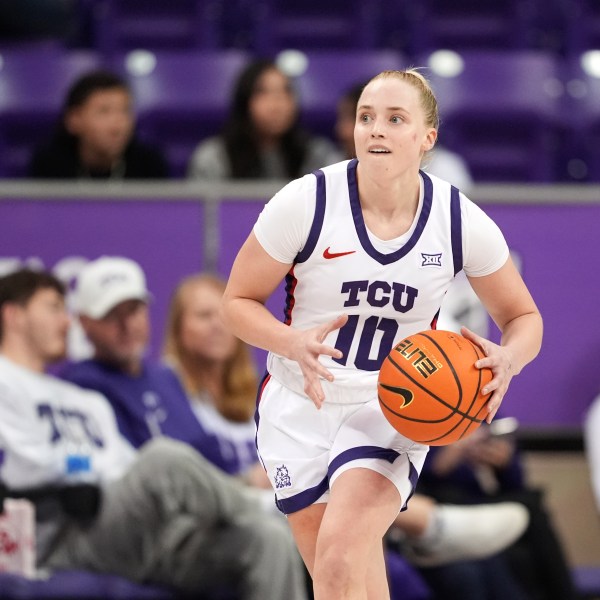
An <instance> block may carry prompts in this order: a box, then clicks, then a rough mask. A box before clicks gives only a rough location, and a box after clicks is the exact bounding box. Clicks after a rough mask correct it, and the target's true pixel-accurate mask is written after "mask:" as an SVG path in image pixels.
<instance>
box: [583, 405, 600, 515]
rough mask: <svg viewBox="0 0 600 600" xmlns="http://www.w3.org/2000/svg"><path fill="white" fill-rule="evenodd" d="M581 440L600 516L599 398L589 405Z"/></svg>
mask: <svg viewBox="0 0 600 600" xmlns="http://www.w3.org/2000/svg"><path fill="white" fill-rule="evenodd" d="M583 439H584V443H585V452H586V456H587V461H588V466H589V469H590V476H591V482H592V491H593V493H594V500H595V502H596V507H597V508H598V514H599V515H600V396H597V397H596V399H595V400H594V401H593V402H592V404H591V405H590V407H589V409H588V412H587V414H586V416H585V419H584V423H583Z"/></svg>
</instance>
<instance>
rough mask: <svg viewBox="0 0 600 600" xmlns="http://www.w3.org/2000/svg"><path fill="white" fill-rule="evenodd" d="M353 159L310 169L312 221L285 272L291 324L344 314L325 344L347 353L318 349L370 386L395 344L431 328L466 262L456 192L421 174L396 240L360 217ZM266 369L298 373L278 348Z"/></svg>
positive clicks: (345, 377)
mask: <svg viewBox="0 0 600 600" xmlns="http://www.w3.org/2000/svg"><path fill="white" fill-rule="evenodd" d="M357 164H358V163H357V161H356V160H353V161H350V162H343V163H338V164H336V165H332V166H330V167H325V168H324V169H322V170H320V171H317V172H315V175H316V177H317V192H316V210H315V215H314V220H313V223H312V227H311V230H310V233H309V236H308V239H307V241H306V244H305V245H304V247H303V249H302V251H301V252H300V253H299V254H298V256H297V258H296V261H295V264H294V265H293V268H292V269H291V271H290V272H289V274H288V276H287V292H288V294H287V299H286V303H287V306H286V317H287V318H286V321H287V323H288V324H289V325H291V326H293V327H296V328H299V329H306V328H310V327H314V326H316V325H318V324H322V323H324V322H326V321H329V320H331V319H334V318H335V317H337V316H338V315H340V314H343V313H345V314H347V315H348V323H347V324H346V325H345V326H344V327H343V328H342V329H340V330H339V331H334V332H332V333H331V334H330V335H329V336H328V337H327V339H326V340H325V342H324V343H325V344H328V345H331V346H335V347H336V348H338V349H339V350H341V351H342V352H343V354H344V356H343V358H342V359H339V360H334V359H332V358H330V357H328V356H321V357H320V360H321V362H322V363H323V365H324V366H325V367H326V368H327V369H329V370H330V371H331V372H332V374H333V375H334V377H335V383H336V384H337V385H342V386H344V385H352V386H356V385H358V386H363V385H364V386H371V385H374V383H375V381H376V377H377V372H378V371H379V368H380V366H381V363H382V361H383V359H384V358H385V357H386V356H387V354H388V353H389V352H390V351H391V349H392V348H393V347H394V346H395V345H396V344H397V343H399V342H400V341H401V340H402V339H403V338H405V337H406V336H408V335H410V334H413V333H416V332H418V331H421V330H425V329H430V328H435V324H436V318H437V315H438V312H439V309H440V305H441V303H442V299H443V297H444V294H445V293H446V290H447V289H448V286H449V285H450V283H451V281H452V279H453V278H454V276H455V274H456V273H458V272H459V271H460V270H461V269H462V236H461V198H460V195H459V192H458V190H457V189H456V188H454V187H451V186H450V184H448V183H446V182H445V181H442V180H441V179H438V178H436V177H433V176H429V175H427V174H425V173H423V172H421V179H422V194H421V199H420V202H419V207H418V210H417V214H416V216H415V219H414V222H413V224H412V226H411V228H410V230H409V231H408V232H407V233H406V234H405V235H403V236H402V237H401V238H399V240H400V242H401V243H398V241H399V240H392V241H391V242H385V241H382V240H377V239H376V238H374V237H373V236H372V234H370V233H369V232H368V231H367V228H366V226H365V222H364V219H363V213H362V210H361V205H360V201H359V197H358V186H357V178H356V167H357ZM390 246H391V249H390V250H389V251H386V250H387V248H388V247H390ZM269 371H270V372H271V374H272V375H273V376H274V377H276V378H278V379H280V380H281V381H282V382H283V383H289V374H290V372H292V373H295V374H296V375H298V374H299V373H300V370H299V367H298V365H297V364H296V363H295V362H293V361H290V360H288V359H285V358H283V357H280V356H276V355H270V356H269ZM294 387H296V386H294Z"/></svg>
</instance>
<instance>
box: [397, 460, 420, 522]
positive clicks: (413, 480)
mask: <svg viewBox="0 0 600 600" xmlns="http://www.w3.org/2000/svg"><path fill="white" fill-rule="evenodd" d="M408 465H409V467H408V480H409V481H410V485H411V491H410V494H409V495H408V498H407V499H406V500H405V501H404V504H403V505H402V508H401V509H400V512H402V511H403V510H406V509H407V508H408V501H409V500H410V499H411V498H412V497H413V494H414V493H415V490H416V489H417V482H418V481H419V472H418V471H417V469H415V465H413V464H412V463H411V462H410V458H409V459H408Z"/></svg>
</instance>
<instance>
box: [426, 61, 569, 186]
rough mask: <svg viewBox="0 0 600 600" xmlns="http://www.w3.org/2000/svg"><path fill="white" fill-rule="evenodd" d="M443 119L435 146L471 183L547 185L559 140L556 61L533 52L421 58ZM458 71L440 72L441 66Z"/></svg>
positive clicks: (559, 96)
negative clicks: (461, 165) (459, 160)
mask: <svg viewBox="0 0 600 600" xmlns="http://www.w3.org/2000/svg"><path fill="white" fill-rule="evenodd" d="M417 64H420V65H429V66H430V67H431V68H429V69H427V70H426V71H425V74H426V75H427V76H428V77H429V79H430V80H431V82H432V85H433V88H434V90H435V92H436V95H437V98H438V102H439V105H440V113H441V121H442V124H441V128H440V135H439V140H440V142H441V143H442V144H444V145H445V146H447V147H449V148H450V149H452V150H454V151H456V152H458V153H460V154H461V155H462V156H463V157H464V158H465V160H466V161H467V163H468V164H469V167H470V168H471V171H472V173H473V177H474V179H475V181H477V182H481V181H486V182H494V181H524V182H527V181H531V182H550V181H553V180H555V179H556V177H557V161H558V160H559V158H558V150H559V146H560V142H561V139H562V137H563V136H564V129H565V117H564V112H563V103H564V98H563V85H562V82H561V76H562V72H561V68H560V67H561V63H560V62H559V61H558V60H557V59H555V58H554V57H553V56H552V55H550V54H549V53H546V52H538V51H508V50H505V51H486V52H483V51H470V52H463V53H461V54H460V55H459V57H456V56H455V57H454V60H451V61H449V62H447V61H445V60H442V56H441V55H439V54H433V55H426V56H423V57H422V58H421V59H420V60H419V61H418V62H417ZM444 66H446V67H448V66H452V69H453V70H455V71H456V72H452V70H451V71H449V72H448V73H447V74H443V67H444Z"/></svg>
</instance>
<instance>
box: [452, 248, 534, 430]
mask: <svg viewBox="0 0 600 600" xmlns="http://www.w3.org/2000/svg"><path fill="white" fill-rule="evenodd" d="M469 282H470V283H471V286H472V287H473V290H474V291H475V293H476V294H477V295H478V296H479V298H480V300H481V301H482V302H483V304H484V306H485V307H486V309H487V311H488V313H489V314H490V316H491V317H492V319H493V320H494V322H495V323H496V325H497V326H498V328H499V329H500V331H501V332H502V338H501V342H500V345H498V344H494V343H493V342H491V341H490V340H487V339H485V338H482V337H481V336H478V335H477V334H475V333H473V332H471V331H469V330H468V329H466V328H463V330H462V333H463V335H465V336H466V337H468V338H470V339H471V340H472V341H474V342H475V343H477V344H478V345H479V346H480V347H481V349H482V350H483V352H484V354H485V358H482V359H480V360H479V361H477V362H476V363H475V365H476V366H477V367H478V368H489V369H491V370H492V372H493V375H494V376H493V379H492V381H490V383H488V384H487V385H486V388H485V389H484V390H483V392H484V393H489V392H493V393H492V396H491V398H490V400H489V401H488V410H489V415H488V418H487V421H488V422H491V421H492V419H493V417H494V415H495V414H496V411H497V410H498V408H499V407H500V403H501V402H502V399H503V397H504V394H505V393H506V390H507V389H508V385H509V383H510V380H511V379H512V377H514V376H515V375H518V374H519V373H520V372H521V370H522V369H523V367H524V366H525V365H527V363H529V362H531V361H532V360H533V359H534V358H535V357H536V356H537V354H538V352H539V351H540V347H541V343H542V331H543V325H542V317H541V315H540V312H539V310H538V308H537V306H536V304H535V302H534V300H533V298H532V296H531V294H530V293H529V290H528V289H527V286H526V285H525V283H524V281H523V279H522V278H521V275H520V273H519V271H518V270H517V268H516V267H515V265H514V263H513V261H512V259H511V258H510V257H509V258H508V259H507V261H506V263H505V264H504V265H503V266H502V267H501V268H500V269H498V270H497V271H495V272H494V273H491V274H489V275H484V276H482V277H469Z"/></svg>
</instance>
